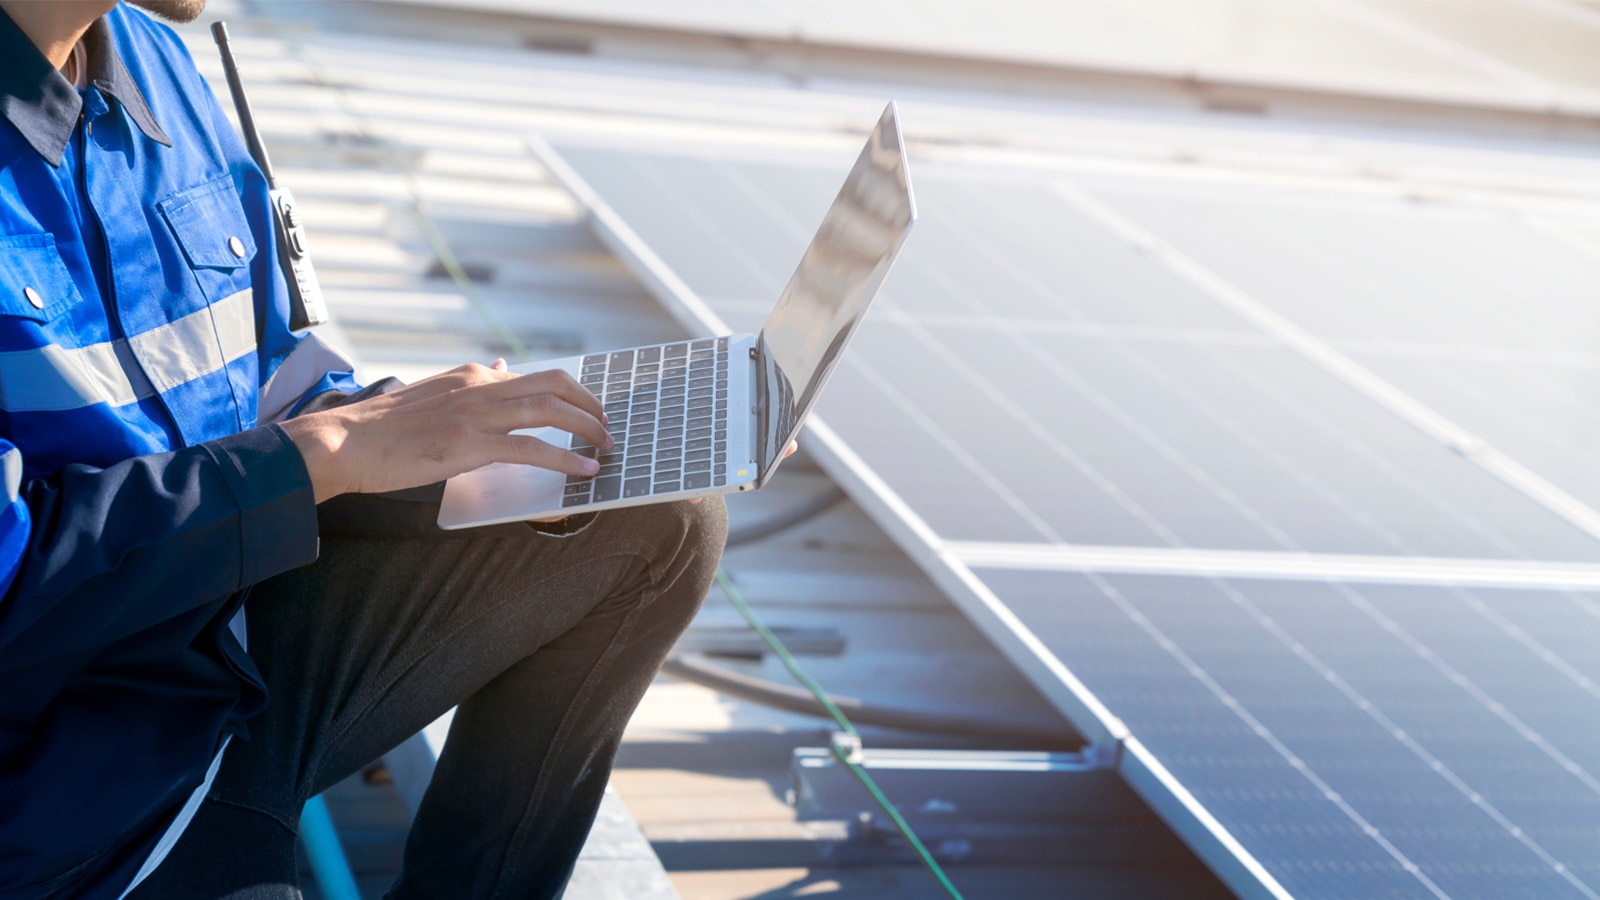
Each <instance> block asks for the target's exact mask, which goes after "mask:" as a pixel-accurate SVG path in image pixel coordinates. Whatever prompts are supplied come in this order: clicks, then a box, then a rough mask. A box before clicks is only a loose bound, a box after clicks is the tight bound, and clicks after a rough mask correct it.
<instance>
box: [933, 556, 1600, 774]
mask: <svg viewBox="0 0 1600 900" xmlns="http://www.w3.org/2000/svg"><path fill="white" fill-rule="evenodd" d="M942 547H943V548H944V549H945V551H947V552H949V553H950V554H951V555H953V556H954V557H955V558H957V559H960V560H961V561H962V562H964V563H966V564H968V565H975V566H980V567H984V566H990V567H994V566H1000V567H1005V568H1036V569H1046V570H1054V571H1072V572H1083V573H1095V574H1099V575H1104V574H1111V573H1122V574H1146V575H1178V576H1191V577H1201V578H1208V579H1218V578H1239V577H1244V578H1259V579H1273V580H1283V579H1302V580H1306V581H1319V582H1325V583H1329V584H1340V585H1348V584H1349V583H1350V582H1356V583H1363V582H1376V583H1391V584H1418V585H1431V586H1436V587H1441V588H1449V589H1451V593H1452V595H1453V596H1455V597H1457V598H1458V599H1460V600H1462V601H1463V602H1464V603H1466V604H1467V606H1468V607H1469V608H1470V609H1472V610H1473V612H1474V613H1476V614H1478V615H1480V616H1482V617H1484V618H1485V619H1487V620H1489V621H1490V622H1491V623H1493V624H1494V626H1495V627H1496V628H1497V629H1498V630H1499V631H1501V632H1502V633H1504V634H1505V635H1506V636H1508V637H1510V638H1512V639H1513V640H1514V641H1516V642H1517V643H1519V644H1521V645H1523V646H1524V647H1526V648H1527V649H1528V650H1529V651H1530V652H1532V653H1534V654H1535V655H1536V656H1538V657H1539V659H1540V661H1542V662H1544V663H1545V664H1546V665H1549V666H1550V667H1552V668H1554V669H1555V670H1556V671H1558V672H1559V673H1561V675H1562V677H1564V678H1566V679H1568V680H1570V681H1572V682H1573V683H1574V684H1576V685H1578V686H1579V687H1580V688H1581V689H1582V690H1583V691H1584V692H1585V693H1588V694H1589V695H1590V696H1592V697H1594V698H1595V699H1597V700H1600V684H1597V683H1596V682H1595V681H1594V680H1593V679H1590V678H1589V677H1588V676H1586V675H1584V674H1583V673H1582V672H1580V671H1578V670H1577V668H1575V667H1574V666H1573V665H1572V664H1571V663H1570V662H1568V661H1567V660H1566V659H1565V658H1564V657H1562V656H1561V654H1559V653H1556V652H1555V651H1553V650H1551V649H1550V648H1549V647H1547V646H1545V645H1544V644H1543V643H1542V642H1540V641H1539V640H1538V639H1536V638H1534V637H1533V636H1531V635H1529V634H1528V633H1527V632H1526V631H1524V630H1523V629H1522V628H1520V627H1519V626H1517V625H1516V624H1515V623H1513V622H1511V621H1510V620H1508V619H1506V618H1505V617H1504V616H1503V615H1501V614H1500V613H1498V612H1497V611H1495V610H1494V609H1493V608H1492V607H1490V606H1488V605H1487V604H1485V603H1484V602H1483V601H1482V599H1481V598H1479V597H1477V596H1476V595H1474V594H1472V593H1471V592H1470V591H1469V590H1465V588H1468V587H1471V586H1480V587H1501V588H1505V587H1516V588H1531V589H1542V590H1555V591H1561V592H1564V593H1567V594H1568V595H1569V596H1570V597H1571V598H1572V599H1573V600H1575V601H1577V602H1579V603H1584V602H1586V601H1585V598H1582V597H1581V596H1578V595H1575V594H1572V593H1571V589H1572V588H1588V589H1591V590H1593V589H1600V566H1595V565H1582V564H1575V565H1570V566H1551V565H1547V564H1542V563H1534V564H1528V565H1515V564H1511V563H1507V562H1504V561H1499V560H1459V559H1416V558H1395V557H1382V556H1368V557H1352V556H1334V555H1328V554H1307V553H1293V554H1290V553H1260V552H1249V551H1208V550H1195V549H1192V548H1179V549H1177V550H1159V549H1151V548H1143V547H1083V546H1070V545H1058V546H1054V547H1051V546H1041V545H1038V544H989V543H984V542H976V541H944V542H942ZM1418 646H1419V647H1420V646H1421V645H1420V644H1419V645H1418ZM1419 655H1422V656H1424V657H1425V658H1432V657H1431V651H1425V649H1424V652H1420V653H1419ZM1450 677H1451V678H1452V679H1457V678H1459V676H1458V675H1456V674H1452V675H1451V676H1450ZM1459 683H1460V684H1461V685H1462V687H1463V688H1464V689H1467V690H1469V692H1475V693H1476V695H1479V696H1481V697H1482V702H1484V704H1485V706H1486V707H1489V708H1497V704H1496V703H1495V701H1493V700H1492V698H1488V697H1487V696H1486V695H1482V692H1481V691H1479V690H1478V689H1477V688H1476V687H1475V686H1472V685H1471V684H1470V681H1465V680H1463V681H1460V682H1459ZM1497 714H1498V713H1497ZM1508 724H1512V725H1513V727H1516V728H1518V729H1519V730H1520V731H1522V732H1524V734H1525V736H1529V738H1530V741H1531V742H1533V743H1535V744H1536V745H1537V744H1540V743H1541V742H1542V741H1543V739H1542V738H1538V737H1537V736H1536V735H1533V733H1532V732H1531V730H1530V729H1527V728H1526V727H1525V726H1523V725H1521V724H1520V723H1515V722H1509V721H1508ZM1556 752H1557V753H1558V754H1559V751H1556ZM1558 761H1559V762H1561V763H1562V765H1563V766H1564V767H1566V768H1568V770H1569V771H1572V772H1574V774H1581V776H1582V778H1583V779H1584V781H1585V784H1586V785H1588V786H1589V787H1590V788H1591V789H1594V790H1596V791H1600V783H1597V782H1596V781H1595V780H1594V778H1593V777H1592V776H1590V775H1589V774H1588V773H1587V772H1584V771H1582V769H1581V767H1578V766H1577V765H1576V764H1575V763H1572V762H1571V760H1568V759H1566V758H1565V757H1564V755H1562V756H1561V758H1560V759H1559V760H1558Z"/></svg>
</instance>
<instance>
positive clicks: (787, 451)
mask: <svg viewBox="0 0 1600 900" xmlns="http://www.w3.org/2000/svg"><path fill="white" fill-rule="evenodd" d="M799 449H800V442H799V441H790V442H789V446H787V447H785V448H784V450H783V458H784V459H788V458H789V457H791V456H793V455H794V454H795V451H796V450H799Z"/></svg>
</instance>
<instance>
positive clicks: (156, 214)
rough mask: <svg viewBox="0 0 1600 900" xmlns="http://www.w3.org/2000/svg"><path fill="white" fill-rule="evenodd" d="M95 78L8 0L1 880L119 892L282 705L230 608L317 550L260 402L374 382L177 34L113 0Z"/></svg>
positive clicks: (95, 52)
mask: <svg viewBox="0 0 1600 900" xmlns="http://www.w3.org/2000/svg"><path fill="white" fill-rule="evenodd" d="M84 46H85V48H86V50H87V51H88V59H89V62H88V78H89V81H88V87H87V89H86V90H84V91H82V92H81V93H80V92H79V91H78V90H76V89H75V88H74V87H73V86H72V85H70V84H69V83H68V82H67V81H66V79H65V78H64V77H63V76H62V75H61V73H60V72H58V71H57V70H55V69H54V68H53V67H52V66H51V65H50V64H49V62H48V61H47V60H46V59H45V58H44V57H43V55H41V54H40V53H39V52H38V50H37V49H36V48H35V47H34V46H33V44H32V43H31V42H30V41H29V40H28V38H27V37H26V36H25V35H24V34H23V33H22V32H21V31H20V30H19V29H18V28H17V27H16V26H15V24H14V23H12V22H11V20H10V19H9V18H7V17H6V16H5V15H4V13H3V12H0V896H3V897H7V898H33V897H45V896H49V897H58V896H59V897H95V898H98V897H109V898H115V897H117V896H118V895H119V894H120V893H121V892H122V890H123V888H124V887H126V885H127V884H128V882H129V881H130V879H131V878H132V876H133V874H134V872H135V871H137V869H138V868H139V865H140V864H141V863H142V862H143V860H144V859H145V858H146V856H148V854H149V851H150V849H151V847H152V846H153V845H154V844H155V842H156V840H157V839H158V838H159V836H160V835H161V833H162V832H163V831H164V830H165V829H166V827H167V825H168V824H170V823H171V822H172V821H173V819H174V816H175V814H176V813H177V811H178V809H179V807H180V806H181V805H182V803H183V801H184V800H185V799H186V798H187V797H188V795H189V794H190V793H191V792H192V791H193V790H194V788H195V787H196V786H197V785H198V784H200V782H201V780H202V779H203V777H204V775H205V772H206V769H207V767H208V765H209V764H210V762H211V760H212V758H213V756H214V755H215V754H216V752H217V750H218V747H219V746H220V744H221V742H222V740H223V739H224V737H226V736H229V735H241V734H245V733H246V732H245V729H244V727H243V725H242V722H243V720H244V719H246V718H248V717H249V716H250V715H251V714H253V713H254V712H256V711H258V710H259V709H260V708H261V707H262V706H263V705H264V703H265V691H264V688H263V686H262V682H261V678H260V676H259V674H258V673H257V672H256V670H255V667H254V665H253V664H252V663H251V661H250V658H249V656H248V655H247V654H246V653H245V652H244V650H243V649H242V648H241V647H240V645H239V643H238V641H237V640H235V638H234V636H233V634H232V633H231V632H230V631H229V630H228V628H227V621H228V619H229V618H230V616H231V615H232V613H233V612H234V611H235V610H236V609H237V608H238V606H239V604H240V603H241V602H242V592H244V591H245V590H246V589H247V588H248V587H249V586H250V585H251V584H254V583H256V582H259V581H261V580H263V579H266V578H268V577H271V576H273V575H276V574H278V573H280V572H284V571H287V570H289V569H292V568H296V567H298V566H302V565H305V564H307V563H310V562H311V561H312V560H314V559H315V558H316V555H317V520H316V510H315V506H314V504H313V500H312V493H311V486H310V480H309V477H308V475H307V473H306V470H305V466H304V463H303V461H302V459H301V457H300V455H299V453H298V452H297V451H296V450H295V448H294V446H293V445H292V444H291V443H290V442H289V440H288V438H287V437H286V436H285V435H284V433H283V431H282V430H281V429H280V428H278V427H276V426H275V425H259V424H258V423H261V422H271V421H274V420H277V419H281V418H283V417H284V416H286V415H290V414H292V413H293V412H294V411H295V410H296V409H297V408H298V406H299V405H300V404H301V403H303V402H304V401H305V399H307V398H309V397H311V396H314V395H316V394H319V393H322V392H325V391H329V390H351V389H354V388H355V387H356V385H355V384H354V381H353V379H352V378H351V375H350V373H349V372H348V371H347V369H348V364H347V363H344V362H343V360H342V358H341V357H339V356H338V355H337V354H336V353H334V352H333V351H330V350H329V349H328V348H327V347H326V346H325V345H323V344H322V343H321V342H319V341H317V340H316V339H315V338H314V337H308V336H303V335H296V334H294V333H292V332H291V331H290V330H289V326H288V319H289V315H288V312H289V310H288V304H289V300H288V295H287V291H286V288H285V285H284V281H283V278H282V275H281V274H280V272H279V270H278V267H277V262H276V253H277V247H276V242H275V240H274V237H273V230H272V228H271V218H270V216H271V212H270V207H269V205H268V204H269V198H268V193H267V186H266V184H265V181H264V180H263V178H262V176H261V173H260V171H259V169H257V167H256V166H255V164H254V163H253V162H252V161H251V159H250V157H249V154H248V153H247V151H246V150H245V148H244V145H243V142H242V141H241V140H240V139H239V137H238V136H237V134H236V133H235V131H234V130H233V128H232V126H231V124H230V123H229V121H228V119H227V118H226V117H225V116H224V114H223V112H222V110H221V108H220V106H219V105H218V103H217V100H216V98H215V97H214V96H213V95H212V93H211V91H210V89H209V88H208V87H207V86H206V84H205V82H204V81H203V80H202V79H201V77H200V75H199V74H198V73H197V72H196V71H195V68H194V64H193V62H192V61H191V60H190V58H189V56H188V53H187V51H186V50H185V48H184V46H183V44H182V43H181V41H180V40H179V39H178V37H177V36H176V35H175V34H173V33H172V31H171V30H170V29H168V28H166V27H165V26H163V25H160V24H158V23H156V22H154V21H152V20H151V19H149V18H148V17H146V16H145V15H144V14H143V13H140V12H138V11H135V10H132V9H130V8H128V7H126V6H121V5H119V6H117V7H116V8H115V9H113V10H112V11H111V12H110V13H108V14H107V15H106V16H105V17H103V18H102V19H100V20H99V21H97V22H96V23H95V25H94V26H93V27H92V28H91V29H90V31H89V33H88V34H87V35H86V36H85V38H84Z"/></svg>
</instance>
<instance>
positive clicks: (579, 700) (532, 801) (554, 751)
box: [489, 565, 665, 900]
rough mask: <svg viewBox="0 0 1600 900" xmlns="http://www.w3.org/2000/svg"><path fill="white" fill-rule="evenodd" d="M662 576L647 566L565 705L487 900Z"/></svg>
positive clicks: (509, 867) (506, 872) (505, 874)
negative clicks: (643, 584)
mask: <svg viewBox="0 0 1600 900" xmlns="http://www.w3.org/2000/svg"><path fill="white" fill-rule="evenodd" d="M664 574H665V573H664V572H662V571H659V570H658V568H657V567H656V566H653V565H652V566H651V567H650V575H651V582H652V583H651V585H650V587H649V588H648V589H647V590H645V591H644V592H642V594H641V595H640V598H639V602H638V603H636V604H634V606H633V608H632V609H631V610H629V611H628V614H627V615H626V616H624V617H623V620H622V624H621V625H620V626H619V627H618V628H617V633H616V635H615V636H613V637H612V639H611V642H610V644H609V645H607V647H606V650H605V652H604V653H602V654H601V655H600V658H599V659H597V660H595V664H594V666H593V667H592V668H590V669H589V674H588V675H586V676H584V679H583V684H582V685H580V686H579V688H578V691H577V693H576V694H574V695H573V698H572V702H571V703H570V704H569V705H568V706H567V710H566V712H564V713H562V715H561V724H560V725H558V726H557V727H556V733H555V736H554V737H552V738H551V740H550V748H549V750H548V751H546V753H545V756H544V761H543V762H542V763H541V765H540V767H539V774H538V776H537V777H535V779H534V783H533V790H532V791H531V792H530V794H529V797H528V802H527V804H526V805H525V806H524V807H523V810H522V815H521V816H520V817H518V820H517V827H516V828H515V829H514V830H513V831H512V835H511V840H510V842H509V843H508V844H507V845H506V852H505V855H504V856H503V857H502V863H501V869H500V873H499V875H498V876H497V877H496V879H495V884H494V887H493V888H492V889H491V890H490V891H489V898H490V900H495V898H498V897H500V896H502V894H501V891H502V890H503V886H504V885H505V883H506V882H507V881H508V880H509V879H510V878H511V877H513V876H515V874H516V868H515V866H516V862H515V861H516V860H520V859H521V858H522V856H523V854H520V853H518V852H517V849H516V848H518V847H520V846H521V845H522V842H523V841H524V840H526V839H527V835H528V829H529V828H531V827H532V824H533V821H534V817H533V813H534V811H535V810H537V809H538V808H539V807H540V806H541V805H542V804H543V803H544V797H545V794H546V792H548V790H549V788H550V778H551V772H552V769H553V766H552V762H553V761H554V760H555V759H556V758H558V757H559V756H560V755H561V751H563V750H564V749H566V744H567V740H568V738H570V737H571V734H572V730H573V729H574V728H575V727H576V725H575V724H574V723H575V722H576V713H577V711H578V710H580V709H582V708H583V707H584V706H585V705H586V704H587V703H588V702H589V698H590V697H591V696H592V695H593V693H594V688H595V685H596V683H597V682H598V681H599V680H600V679H601V678H603V677H604V675H605V673H606V672H607V671H609V669H610V667H611V664H612V663H613V662H614V661H615V660H616V658H617V656H619V655H620V654H621V652H622V648H623V647H624V646H626V645H627V643H628V639H629V638H630V637H632V635H633V628H634V625H635V624H636V623H637V622H638V620H639V617H640V616H641V615H643V614H644V610H645V609H646V608H648V607H649V606H650V604H651V603H652V601H654V600H655V598H656V595H657V594H659V593H660V581H661V575H664Z"/></svg>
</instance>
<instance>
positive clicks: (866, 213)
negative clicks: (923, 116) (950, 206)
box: [760, 103, 916, 481]
mask: <svg viewBox="0 0 1600 900" xmlns="http://www.w3.org/2000/svg"><path fill="white" fill-rule="evenodd" d="M915 219H916V205H915V201H914V200H913V199H912V196H911V181H910V177H909V175H908V174H907V172H906V158H905V145H904V143H903V142H902V141H901V137H900V122H899V119H898V117H897V115H896V111H895V106H894V104H893V103H891V104H889V106H888V107H887V108H886V109H884V111H883V117H882V118H880V119H879V120H878V124H877V126H876V127H875V128H873V130H872V136H871V137H870V138H868V139H867V145H866V146H865V147H864V148H862V150H861V155H860V156H859V157H857V158H856V163H855V167H854V168H852V169H851V170H850V176H849V177H848V178H846V179H845V182H844V187H843V188H841V189H840V191H839V196H838V197H836V198H834V201H833V206H831V207H829V209H828V213H827V215H825V216H823V218H822V225H821V227H820V228H818V229H817V234H816V236H815V237H813V238H812V239H811V245H810V246H809V247H807V248H806V252H805V256H803V257H801V259H800V266H799V268H797V269H796V270H795V273H794V276H793V277H792V278H790V279H789V285H788V286H787V287H785V288H784V289H783V294H782V296H781V297H780V298H779V299H778V305H777V308H775V309H774V310H773V311H772V316H771V317H770V318H768V319H767V324H766V325H765V326H764V327H763V328H762V329H761V337H760V343H761V347H762V356H763V358H764V359H765V360H766V361H767V366H766V369H767V372H766V382H767V403H768V409H769V415H768V418H767V428H766V433H765V434H764V435H762V440H761V448H760V454H761V456H760V462H761V478H762V481H765V480H766V478H767V477H769V476H770V475H771V472H772V469H773V467H774V465H775V464H776V463H777V461H778V458H779V454H781V453H782V452H783V449H784V448H785V447H786V446H788V444H789V442H790V441H791V440H794V439H795V437H797V436H798V434H799V431H800V424H801V421H802V420H803V419H804V418H805V415H806V413H807V412H809V411H810V410H811V406H812V404H814V403H815V402H816V399H817V394H818V393H819V392H820V391H821V390H822V385H823V383H824V382H826V381H827V378H828V374H829V373H830V372H831V371H833V367H834V365H835V364H836V363H837V362H838V360H839V354H840V352H841V351H843V350H844V346H845V344H846V343H848V342H849V340H850V335H851V334H853V333H854V332H855V329H856V326H857V325H858V324H860V322H861V317H862V316H864V315H865V314H866V312H867V306H868V305H869V304H870V303H871V302H872V298H873V296H874V295H875V294H877V292H878V288H879V287H880V286H881V285H882V284H883V279H884V277H885V276H887V275H888V274H889V267H890V266H891V265H892V264H893V262H894V257H895V254H896V253H897V252H898V251H899V249H900V245H901V244H902V243H903V242H904V241H905V238H906V233H907V231H908V230H909V229H910V227H911V223H912V221H913V220H915Z"/></svg>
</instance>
